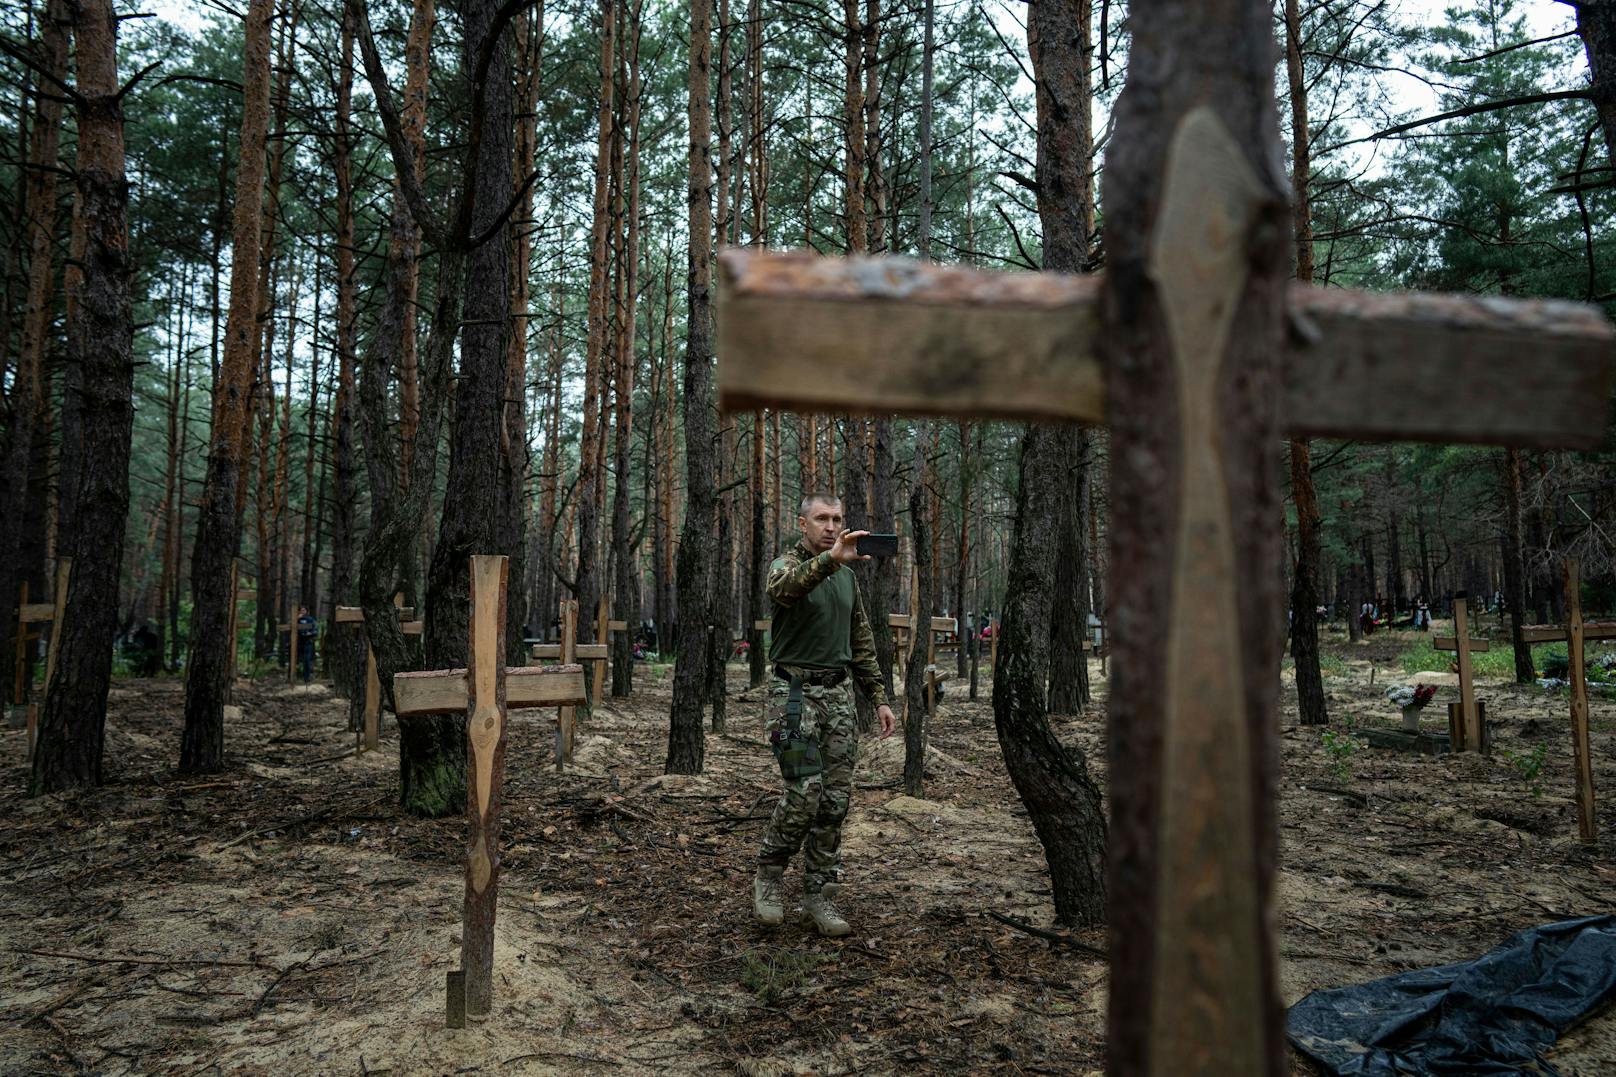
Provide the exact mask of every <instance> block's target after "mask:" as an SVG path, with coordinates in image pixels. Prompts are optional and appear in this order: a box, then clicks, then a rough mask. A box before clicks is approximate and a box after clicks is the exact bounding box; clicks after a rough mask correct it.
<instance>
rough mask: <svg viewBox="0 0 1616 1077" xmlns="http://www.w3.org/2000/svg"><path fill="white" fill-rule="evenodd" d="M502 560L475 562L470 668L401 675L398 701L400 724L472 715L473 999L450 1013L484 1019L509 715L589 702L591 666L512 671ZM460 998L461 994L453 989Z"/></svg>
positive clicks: (464, 945) (469, 915)
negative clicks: (586, 695)
mask: <svg viewBox="0 0 1616 1077" xmlns="http://www.w3.org/2000/svg"><path fill="white" fill-rule="evenodd" d="M509 571H510V569H509V562H508V559H507V558H505V557H504V556H503V555H500V556H487V555H481V554H479V555H475V556H473V557H472V558H471V609H470V613H469V624H468V630H467V632H468V637H467V641H466V662H467V664H468V668H467V669H440V670H428V671H425V672H420V673H398V674H395V675H394V677H393V702H394V705H395V708H396V710H397V711H398V716H399V717H400V718H408V717H411V716H414V715H425V714H444V713H452V712H463V713H464V714H465V715H466V824H467V827H466V900H465V912H464V923H463V924H462V925H461V932H460V966H461V968H460V971H461V972H462V973H463V978H461V979H460V980H458V981H457V980H451V981H450V982H451V983H452V984H453V983H457V982H458V983H460V984H462V985H463V991H464V997H463V998H462V999H456V998H451V999H450V1000H449V1002H450V1004H449V1010H450V1012H451V1013H454V1012H456V1011H457V1010H458V1009H459V1008H460V1007H459V1006H457V1005H456V1004H457V1003H461V1004H463V1007H464V1012H465V1013H468V1014H472V1015H478V1014H485V1013H487V1012H488V1009H489V1006H490V1005H491V1004H492V1001H493V991H494V913H495V910H496V908H497V906H498V902H499V818H500V817H499V809H500V800H501V798H500V787H501V785H502V784H503V782H504V778H505V713H506V711H507V710H508V709H510V708H517V707H554V706H558V705H561V704H567V703H581V702H583V701H584V671H583V667H582V666H576V665H563V666H513V667H510V668H506V666H505V581H506V577H507V574H508V573H509ZM451 990H453V989H451Z"/></svg>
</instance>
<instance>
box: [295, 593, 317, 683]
mask: <svg viewBox="0 0 1616 1077" xmlns="http://www.w3.org/2000/svg"><path fill="white" fill-rule="evenodd" d="M319 634H320V622H319V621H318V620H316V619H315V617H314V615H313V614H312V613H310V612H309V608H308V607H307V606H299V607H298V608H297V668H298V670H299V671H300V672H301V673H302V674H303V683H304V684H308V683H309V682H310V681H312V680H313V679H314V641H315V638H316V637H318V636H319Z"/></svg>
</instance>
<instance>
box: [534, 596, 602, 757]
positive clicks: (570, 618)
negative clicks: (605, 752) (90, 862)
mask: <svg viewBox="0 0 1616 1077" xmlns="http://www.w3.org/2000/svg"><path fill="white" fill-rule="evenodd" d="M560 618H561V642H560V643H535V644H534V645H533V657H534V658H553V659H555V660H556V661H558V662H560V663H561V664H562V665H564V666H570V665H573V664H574V663H577V664H580V665H582V664H584V663H592V664H593V665H594V678H595V684H596V686H597V687H596V689H595V699H597V700H599V699H600V689H599V687H598V686H599V684H600V676H599V675H600V671H601V670H602V669H604V668H605V666H606V663H607V662H608V661H610V660H611V651H610V648H609V647H608V646H607V645H606V644H605V643H579V642H578V600H577V599H575V598H564V599H562V600H561V606H560ZM613 623H615V622H613ZM577 725H578V709H577V708H576V707H574V706H573V705H571V704H567V705H565V706H562V707H561V708H560V709H559V710H558V711H557V712H556V743H555V760H556V764H555V765H556V773H558V774H559V773H560V772H561V771H563V770H565V769H566V765H567V764H568V763H570V762H572V741H573V734H574V733H575V731H576V730H577Z"/></svg>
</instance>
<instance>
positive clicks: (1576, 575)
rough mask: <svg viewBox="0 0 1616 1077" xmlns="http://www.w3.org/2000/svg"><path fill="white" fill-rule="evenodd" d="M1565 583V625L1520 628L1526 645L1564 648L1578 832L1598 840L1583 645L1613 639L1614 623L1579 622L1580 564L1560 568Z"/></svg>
mask: <svg viewBox="0 0 1616 1077" xmlns="http://www.w3.org/2000/svg"><path fill="white" fill-rule="evenodd" d="M1561 573H1562V575H1561V580H1562V582H1563V583H1564V584H1565V599H1566V623H1565V624H1563V625H1529V626H1526V627H1524V628H1522V629H1521V638H1522V639H1524V640H1525V641H1526V642H1527V643H1560V642H1564V643H1565V645H1566V659H1567V665H1568V669H1567V672H1566V677H1567V679H1568V680H1569V681H1570V682H1571V758H1572V762H1573V764H1574V766H1575V769H1576V778H1577V832H1578V834H1579V836H1580V837H1581V838H1582V840H1583V841H1597V840H1599V824H1598V823H1597V822H1596V821H1595V818H1594V767H1593V756H1592V755H1591V754H1590V753H1589V746H1588V674H1587V666H1586V657H1585V655H1584V652H1583V644H1584V643H1585V642H1587V641H1588V640H1591V639H1616V621H1584V620H1583V619H1582V565H1581V563H1579V562H1578V561H1577V560H1575V559H1574V558H1569V557H1568V558H1566V559H1565V562H1564V563H1563V564H1562V566H1561Z"/></svg>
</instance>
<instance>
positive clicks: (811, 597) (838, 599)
mask: <svg viewBox="0 0 1616 1077" xmlns="http://www.w3.org/2000/svg"><path fill="white" fill-rule="evenodd" d="M817 556H819V557H825V558H826V559H827V560H829V558H828V555H825V554H819V555H817ZM794 567H796V566H795V565H794V564H792V562H791V561H790V560H788V559H787V558H785V557H782V558H779V559H778V560H776V561H775V562H774V564H773V565H771V566H769V568H770V574H771V575H772V574H774V573H775V572H779V571H781V570H790V569H791V568H794ZM853 588H854V582H853V573H851V572H847V571H839V570H833V571H831V573H830V574H829V575H828V576H826V577H825V578H824V579H822V580H820V581H819V583H817V584H816V585H815V586H814V587H813V588H812V590H810V591H808V592H807V593H806V594H804V595H801V596H800V597H798V598H797V599H796V600H795V601H794V602H791V603H790V604H788V605H781V604H780V603H779V602H775V603H774V623H773V625H772V626H771V628H770V638H769V660H770V661H771V662H780V663H784V664H785V665H790V666H808V667H811V668H814V669H846V668H847V667H848V665H849V664H851V663H852V661H853V642H852V639H853V598H854V590H853Z"/></svg>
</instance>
